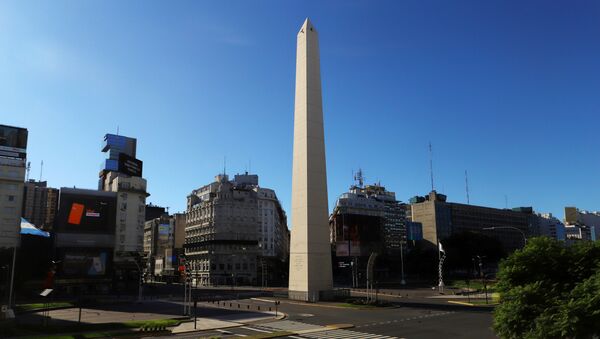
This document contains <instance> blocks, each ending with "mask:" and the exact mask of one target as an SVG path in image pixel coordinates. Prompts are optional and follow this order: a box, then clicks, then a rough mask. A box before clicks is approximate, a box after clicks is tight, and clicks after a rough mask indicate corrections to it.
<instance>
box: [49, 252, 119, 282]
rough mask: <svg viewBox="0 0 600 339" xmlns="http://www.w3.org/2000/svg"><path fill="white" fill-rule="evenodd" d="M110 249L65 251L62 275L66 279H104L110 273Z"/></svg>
mask: <svg viewBox="0 0 600 339" xmlns="http://www.w3.org/2000/svg"><path fill="white" fill-rule="evenodd" d="M110 252H111V251H110V250H108V249H94V250H90V249H65V250H64V251H63V253H62V254H63V255H62V272H61V273H62V274H61V275H63V276H65V277H102V276H105V275H106V274H107V273H108V269H107V264H108V262H109V260H108V259H109V258H108V256H109V255H110Z"/></svg>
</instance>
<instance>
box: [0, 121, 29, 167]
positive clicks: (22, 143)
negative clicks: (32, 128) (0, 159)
mask: <svg viewBox="0 0 600 339" xmlns="http://www.w3.org/2000/svg"><path fill="white" fill-rule="evenodd" d="M26 152H27V130H26V129H25V128H19V127H12V126H6V125H0V156H5V157H11V158H19V159H25V156H26Z"/></svg>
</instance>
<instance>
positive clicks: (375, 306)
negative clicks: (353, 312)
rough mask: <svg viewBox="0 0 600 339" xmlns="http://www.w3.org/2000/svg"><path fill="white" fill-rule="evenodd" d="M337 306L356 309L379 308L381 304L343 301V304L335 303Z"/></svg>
mask: <svg viewBox="0 0 600 339" xmlns="http://www.w3.org/2000/svg"><path fill="white" fill-rule="evenodd" d="M335 306H339V307H347V308H354V309H365V308H378V307H379V306H377V305H369V304H351V303H341V304H335Z"/></svg>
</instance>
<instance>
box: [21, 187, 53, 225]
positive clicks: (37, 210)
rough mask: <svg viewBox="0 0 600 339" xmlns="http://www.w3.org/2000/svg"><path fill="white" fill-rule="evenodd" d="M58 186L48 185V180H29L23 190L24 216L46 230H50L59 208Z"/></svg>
mask: <svg viewBox="0 0 600 339" xmlns="http://www.w3.org/2000/svg"><path fill="white" fill-rule="evenodd" d="M58 193H59V190H58V189H56V188H52V187H48V184H47V182H46V181H35V180H28V181H26V182H25V186H24V192H23V212H22V216H23V218H25V219H27V221H29V222H30V223H32V224H34V225H35V226H37V227H39V228H42V229H44V230H47V231H50V230H52V227H53V226H54V218H55V217H56V211H57V210H58Z"/></svg>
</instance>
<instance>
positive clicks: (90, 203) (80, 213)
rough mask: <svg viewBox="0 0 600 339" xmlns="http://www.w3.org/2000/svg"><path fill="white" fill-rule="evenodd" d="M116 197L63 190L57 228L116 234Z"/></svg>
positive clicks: (75, 231) (79, 231) (76, 231)
mask: <svg viewBox="0 0 600 339" xmlns="http://www.w3.org/2000/svg"><path fill="white" fill-rule="evenodd" d="M115 215H116V199H115V198H114V197H100V196H93V195H85V194H69V193H63V192H61V195H60V208H59V211H58V217H57V223H56V225H55V230H56V231H58V232H66V233H107V234H111V233H112V234H114V230H115V219H116V217H115Z"/></svg>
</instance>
